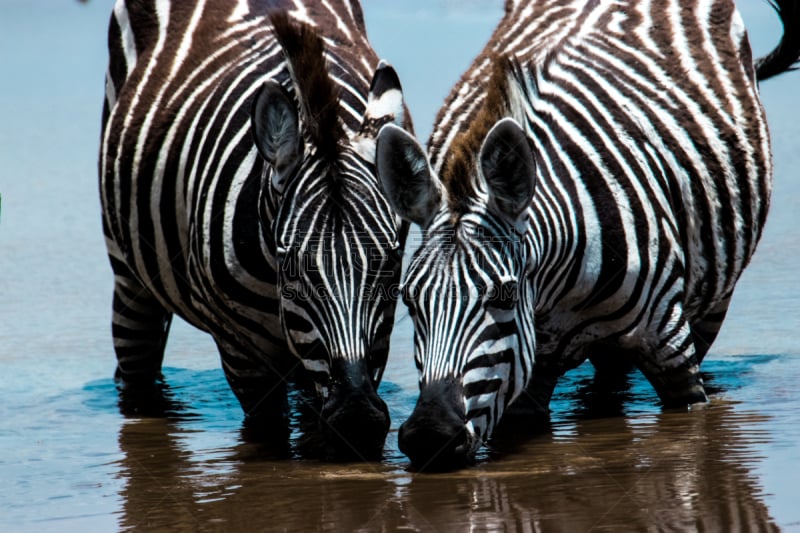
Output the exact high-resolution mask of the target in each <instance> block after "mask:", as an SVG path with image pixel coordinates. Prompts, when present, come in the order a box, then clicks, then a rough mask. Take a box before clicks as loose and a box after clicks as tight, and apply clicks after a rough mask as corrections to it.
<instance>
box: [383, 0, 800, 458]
mask: <svg viewBox="0 0 800 533" xmlns="http://www.w3.org/2000/svg"><path fill="white" fill-rule="evenodd" d="M775 7H776V8H777V10H778V12H779V14H780V17H781V20H782V22H783V24H784V27H785V31H784V36H783V38H782V40H781V44H780V46H779V47H778V48H776V49H775V51H774V52H773V53H772V54H770V55H769V56H767V57H765V58H762V59H760V60H758V61H755V62H754V61H753V59H752V57H751V51H750V46H749V43H748V39H747V35H746V32H745V28H744V25H743V22H742V19H741V17H740V15H739V13H738V12H737V11H736V8H735V6H734V5H733V2H732V1H731V0H680V1H678V0H669V1H664V2H654V1H652V0H615V1H611V0H608V1H606V0H603V1H597V0H595V1H588V2H587V1H585V0H572V1H564V0H557V1H556V0H527V1H523V0H518V1H511V0H509V1H507V2H506V7H505V10H506V12H505V17H504V18H503V19H502V21H501V22H500V25H499V26H498V27H497V29H496V30H495V32H494V34H493V36H492V37H491V40H490V41H489V43H488V44H487V45H486V47H485V49H484V50H483V52H482V53H481V54H480V55H479V56H478V57H477V59H475V61H474V63H473V64H472V66H471V68H470V69H469V70H468V71H467V72H466V73H465V74H464V75H463V77H462V79H461V81H460V82H459V83H458V84H457V85H456V86H455V87H454V89H453V90H452V92H451V94H450V96H449V97H448V99H447V101H446V103H445V105H444V107H443V108H442V110H441V111H440V113H439V115H438V118H437V121H436V125H435V128H434V132H433V134H432V136H431V139H430V143H429V154H430V159H428V158H427V157H426V155H425V152H424V150H423V149H422V147H421V146H420V145H419V143H417V142H416V141H415V140H414V139H413V138H412V137H411V136H410V135H408V134H406V133H405V132H403V131H402V130H401V129H399V128H397V127H392V126H390V125H387V126H385V127H384V128H383V129H382V130H381V132H380V133H379V136H378V142H377V167H378V175H379V177H380V179H381V182H382V183H383V186H384V189H385V190H386V191H387V194H388V196H389V199H390V202H391V203H392V205H393V206H394V207H395V209H396V210H397V212H398V213H399V214H400V215H401V216H402V217H403V218H405V219H406V220H409V221H411V222H414V223H416V224H418V225H420V226H421V227H422V228H423V237H422V244H421V246H420V248H419V250H417V251H416V253H415V255H414V257H413V259H412V261H411V263H410V265H409V268H408V272H407V274H406V277H405V279H404V287H403V298H404V300H405V302H406V304H407V306H408V308H409V311H410V313H411V316H412V318H413V321H414V327H415V360H416V364H417V367H418V369H419V373H420V396H419V399H418V402H417V405H416V408H415V409H414V411H413V413H412V415H411V416H410V418H409V419H408V420H407V421H406V422H405V423H404V424H403V425H402V426H401V428H400V435H399V444H400V448H401V450H402V451H403V452H404V453H405V454H406V455H408V456H409V457H410V459H411V461H412V464H415V465H422V466H425V465H428V466H430V465H432V464H441V465H446V464H448V463H455V464H458V463H462V462H463V461H465V460H466V461H468V460H471V459H472V458H473V457H474V453H475V451H476V450H477V448H478V447H479V446H480V445H481V444H482V443H483V442H485V441H486V439H488V438H489V437H490V436H491V434H492V431H493V429H494V428H495V427H496V426H497V424H498V422H499V420H500V419H501V417H502V416H503V414H504V412H505V411H506V408H507V407H509V405H510V404H511V403H512V402H514V401H515V400H517V401H516V402H515V404H514V409H512V410H511V411H510V412H514V411H516V413H517V414H519V415H523V416H526V417H528V418H524V419H519V418H517V417H514V420H515V423H523V421H524V423H528V424H530V423H531V422H530V420H531V419H532V418H533V417H535V416H544V417H546V416H547V412H548V404H549V401H550V396H551V394H552V392H553V388H554V387H555V384H556V380H557V379H558V378H559V377H560V376H561V375H563V373H564V372H566V371H567V370H569V369H571V368H574V367H575V366H577V365H579V364H581V363H582V362H583V361H585V360H586V359H587V358H589V359H590V360H591V361H592V363H593V364H594V365H595V367H596V368H597V369H598V370H597V371H598V374H602V373H604V372H605V373H608V374H610V375H614V373H615V372H619V371H620V370H623V369H625V367H626V366H627V365H629V364H632V365H635V366H637V367H638V368H639V369H640V370H641V371H642V372H643V373H644V375H645V376H646V377H647V378H648V379H649V381H650V382H651V383H652V385H653V387H654V388H655V390H656V391H657V392H658V394H659V396H660V398H661V400H662V401H663V404H664V405H665V406H681V405H687V404H691V403H694V402H702V401H705V400H706V394H705V391H704V388H703V382H702V380H701V378H700V375H699V374H698V365H699V364H700V362H701V361H702V359H703V356H704V355H705V354H706V352H707V351H708V348H709V345H710V344H711V342H712V341H713V340H714V338H715V336H716V334H717V332H718V330H719V328H720V325H721V323H722V320H723V317H724V315H725V312H726V310H727V308H728V304H729V302H730V300H731V296H732V294H733V289H734V285H735V283H736V281H737V279H738V278H739V276H740V274H741V273H742V270H743V269H744V268H745V266H746V265H747V263H748V261H749V260H750V257H751V256H752V254H753V252H754V250H755V248H756V243H757V241H758V239H759V236H760V235H761V232H762V229H763V227H764V222H765V219H766V215H767V207H768V203H769V195H770V188H771V176H772V161H771V154H770V144H769V136H768V131H767V124H766V118H765V115H764V111H763V109H762V106H761V104H760V102H759V97H758V89H757V81H758V80H763V79H766V78H768V77H771V76H773V75H776V74H778V73H780V72H782V71H784V70H787V69H790V68H792V66H793V64H794V62H795V60H796V59H797V58H798V54H799V53H800V2H797V1H796V0H794V1H789V0H780V1H777V2H776V4H775ZM534 349H535V352H536V353H535V358H534ZM534 362H535V365H534ZM523 393H524V394H523Z"/></svg>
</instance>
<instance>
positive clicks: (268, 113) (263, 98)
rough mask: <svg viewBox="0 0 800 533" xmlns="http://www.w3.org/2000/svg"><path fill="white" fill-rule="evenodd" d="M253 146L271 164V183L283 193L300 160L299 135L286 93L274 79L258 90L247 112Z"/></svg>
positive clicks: (296, 119) (294, 107) (291, 105)
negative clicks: (251, 106)
mask: <svg viewBox="0 0 800 533" xmlns="http://www.w3.org/2000/svg"><path fill="white" fill-rule="evenodd" d="M250 122H251V125H252V131H253V140H254V141H255V145H256V148H258V152H259V153H260V154H261V157H263V158H264V160H266V161H267V162H268V163H269V164H270V165H272V168H273V172H272V185H273V186H274V187H275V189H276V190H278V191H280V192H282V191H283V189H284V187H285V186H286V182H287V180H288V179H289V178H290V177H291V176H292V174H293V173H294V171H295V170H296V169H297V166H298V165H299V163H300V161H301V159H302V146H303V142H302V137H301V135H300V126H299V119H298V113H297V107H296V106H295V104H294V102H293V101H292V98H291V97H290V96H289V93H287V92H286V89H284V88H283V87H281V85H279V84H278V83H275V82H274V81H268V82H266V83H265V84H264V85H262V86H261V89H259V91H258V94H257V95H256V98H255V100H254V101H253V108H252V112H251V115H250Z"/></svg>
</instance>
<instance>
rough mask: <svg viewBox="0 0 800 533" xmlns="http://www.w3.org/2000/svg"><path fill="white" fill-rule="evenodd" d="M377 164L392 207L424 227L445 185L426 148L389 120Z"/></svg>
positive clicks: (380, 139) (382, 133) (379, 141)
mask: <svg viewBox="0 0 800 533" xmlns="http://www.w3.org/2000/svg"><path fill="white" fill-rule="evenodd" d="M375 152H376V154H375V156H376V157H375V165H376V167H377V170H378V178H379V179H380V182H381V185H382V186H383V190H384V192H385V193H386V197H387V198H388V199H389V203H390V204H391V205H392V208H393V209H394V210H395V211H396V212H397V214H398V215H400V216H401V217H402V218H404V219H405V220H408V221H410V222H414V223H416V224H419V225H420V226H422V227H423V228H424V227H425V226H427V225H428V224H429V223H430V221H431V220H432V219H433V216H434V215H435V214H436V212H437V211H438V210H439V205H440V204H441V202H442V188H441V185H440V183H439V180H438V179H437V178H436V176H435V175H434V173H433V170H432V169H431V167H430V164H429V163H428V156H427V155H426V154H425V149H424V148H422V146H421V145H420V144H419V142H417V140H416V139H415V138H414V137H412V136H411V135H410V134H409V133H407V132H406V131H405V130H404V129H402V128H400V127H398V126H395V125H394V124H387V125H385V126H384V127H383V128H381V131H380V132H379V133H378V139H377V141H376V148H375Z"/></svg>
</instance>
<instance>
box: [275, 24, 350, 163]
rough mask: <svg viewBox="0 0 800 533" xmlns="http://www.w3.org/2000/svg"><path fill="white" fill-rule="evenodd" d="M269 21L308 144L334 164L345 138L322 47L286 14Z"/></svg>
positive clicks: (314, 35) (306, 27)
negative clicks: (286, 65) (290, 79)
mask: <svg viewBox="0 0 800 533" xmlns="http://www.w3.org/2000/svg"><path fill="white" fill-rule="evenodd" d="M269 20H270V22H271V23H272V27H273V28H274V30H275V37H276V38H277V40H278V43H279V44H280V46H281V48H282V49H283V53H284V56H285V57H286V60H287V61H288V62H289V66H290V71H291V73H292V77H293V79H294V83H295V85H296V89H297V100H298V102H299V104H300V109H301V112H302V117H303V119H304V121H305V123H306V127H307V128H308V132H309V134H310V136H311V141H312V142H313V143H314V146H316V147H317V150H318V153H319V155H320V156H321V157H322V158H323V159H325V160H326V161H330V162H333V161H335V160H336V158H337V156H338V155H339V151H340V146H341V141H342V139H343V138H344V135H345V134H344V128H343V127H342V125H341V123H340V122H339V87H338V86H337V85H336V84H335V83H334V82H333V80H332V79H331V77H330V75H329V74H328V63H327V61H326V60H325V43H324V42H323V40H322V37H320V35H319V33H317V30H316V29H314V28H313V27H311V26H309V25H308V24H300V23H295V22H293V21H292V20H291V19H290V18H289V15H288V14H287V13H286V12H285V11H278V12H275V13H272V14H270V17H269Z"/></svg>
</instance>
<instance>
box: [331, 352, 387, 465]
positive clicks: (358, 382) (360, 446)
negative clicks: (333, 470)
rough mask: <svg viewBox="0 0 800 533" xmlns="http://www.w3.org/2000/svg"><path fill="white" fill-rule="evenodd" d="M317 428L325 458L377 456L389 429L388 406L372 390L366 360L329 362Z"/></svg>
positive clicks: (372, 457)
mask: <svg viewBox="0 0 800 533" xmlns="http://www.w3.org/2000/svg"><path fill="white" fill-rule="evenodd" d="M320 430H321V432H322V436H323V439H324V448H325V450H324V453H325V455H326V456H327V457H328V458H329V459H364V460H371V459H376V458H378V457H380V455H381V453H382V451H383V443H384V441H385V440H386V434H387V433H388V432H389V409H388V408H387V407H386V403H384V401H383V400H381V399H380V397H379V396H378V394H377V392H376V391H375V387H374V386H373V384H372V380H371V378H370V375H369V371H368V367H367V364H366V361H356V362H352V361H342V360H337V361H334V362H333V364H332V365H331V383H330V386H329V394H328V397H327V399H326V400H325V403H324V404H323V406H322V411H321V413H320Z"/></svg>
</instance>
